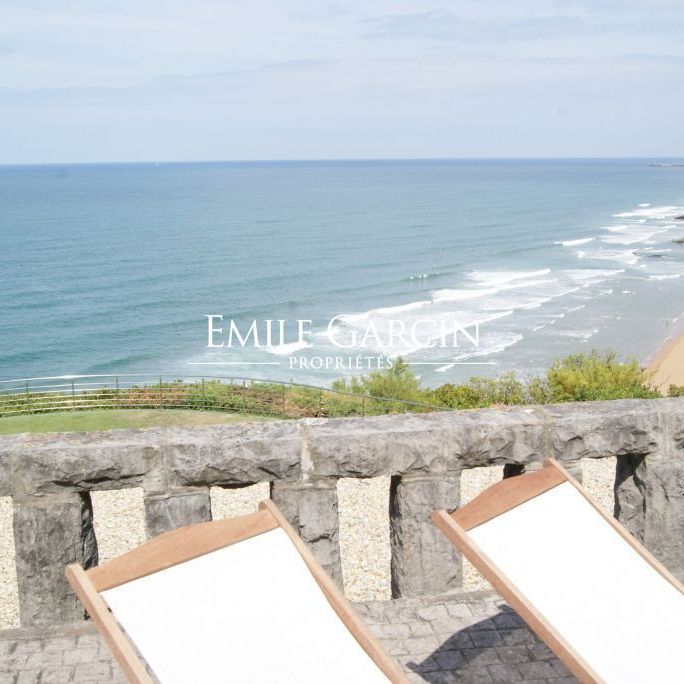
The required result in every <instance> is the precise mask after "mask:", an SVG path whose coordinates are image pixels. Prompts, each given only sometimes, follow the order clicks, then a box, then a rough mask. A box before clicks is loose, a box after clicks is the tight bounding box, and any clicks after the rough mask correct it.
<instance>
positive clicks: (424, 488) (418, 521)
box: [390, 473, 462, 598]
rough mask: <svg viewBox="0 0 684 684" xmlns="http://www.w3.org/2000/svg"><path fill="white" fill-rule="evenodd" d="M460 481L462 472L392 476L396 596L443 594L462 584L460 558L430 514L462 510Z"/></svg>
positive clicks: (392, 540) (394, 595) (393, 584)
mask: <svg viewBox="0 0 684 684" xmlns="http://www.w3.org/2000/svg"><path fill="white" fill-rule="evenodd" d="M460 481H461V475H460V473H450V474H445V475H404V476H403V477H393V478H392V486H391V490H390V542H391V546H392V564H391V570H392V596H393V597H395V598H399V597H401V596H423V595H435V594H443V593H445V592H448V591H454V590H456V589H459V588H460V587H461V585H462V567H461V556H460V554H459V553H458V551H457V550H456V547H455V546H454V545H453V544H452V543H451V542H450V541H449V540H448V539H447V538H446V537H445V536H444V534H443V533H442V532H440V530H438V529H437V526H436V525H435V524H434V523H433V522H432V519H431V518H430V516H431V514H432V512H433V511H435V510H437V509H440V508H445V509H446V510H448V511H453V510H455V509H456V508H458V506H459V503H460V499H461V482H460Z"/></svg>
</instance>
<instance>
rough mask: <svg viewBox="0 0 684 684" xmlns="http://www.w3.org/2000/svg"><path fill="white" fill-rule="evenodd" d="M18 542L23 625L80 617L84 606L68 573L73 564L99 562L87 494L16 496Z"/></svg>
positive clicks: (40, 624)
mask: <svg viewBox="0 0 684 684" xmlns="http://www.w3.org/2000/svg"><path fill="white" fill-rule="evenodd" d="M14 544H15V549H16V565H17V582H18V585H19V616H20V620H21V626H22V627H34V626H42V625H56V624H63V623H69V622H80V621H81V620H83V618H84V611H83V607H82V606H81V604H80V602H79V601H78V599H77V598H76V594H74V592H73V591H72V589H71V587H70V586H69V583H68V582H67V580H66V577H65V576H64V568H65V566H67V565H68V564H69V563H79V564H81V565H82V566H84V567H85V568H89V567H91V566H93V565H96V564H97V542H96V541H95V532H94V530H93V509H92V506H91V503H90V495H89V494H87V493H86V494H78V493H69V494H58V495H52V496H45V497H36V498H32V499H27V500H24V501H17V500H15V501H14Z"/></svg>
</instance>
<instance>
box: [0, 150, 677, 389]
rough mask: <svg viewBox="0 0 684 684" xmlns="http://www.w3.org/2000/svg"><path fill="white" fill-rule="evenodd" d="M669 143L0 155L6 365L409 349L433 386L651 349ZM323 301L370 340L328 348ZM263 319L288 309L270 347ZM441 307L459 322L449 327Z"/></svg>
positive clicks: (287, 375) (346, 357)
mask: <svg viewBox="0 0 684 684" xmlns="http://www.w3.org/2000/svg"><path fill="white" fill-rule="evenodd" d="M654 163H657V164H658V165H654ZM677 163H680V162H677V160H663V159H631V160H624V159H620V160H609V159H606V160H515V161H495V160H492V161H489V160H487V161H484V160H482V161H477V160H473V161H358V162H356V161H349V162H324V161H321V162H244V163H176V164H112V165H51V166H12V167H10V166H5V167H0V253H1V254H2V262H1V263H2V268H1V271H0V331H1V332H0V377H2V378H6V379H9V378H20V377H22V378H23V377H36V376H45V375H63V374H118V373H142V372H150V373H160V372H163V373H165V374H176V375H178V376H180V375H184V376H199V375H220V376H225V375H230V376H244V377H250V378H269V379H278V380H293V381H296V382H306V383H313V384H318V385H328V384H329V383H330V382H331V381H332V380H334V379H335V378H336V377H340V376H348V375H350V374H351V373H352V372H359V369H362V370H363V369H367V367H369V366H367V365H364V364H366V363H367V362H366V361H365V360H364V361H363V362H362V364H361V365H360V366H359V364H358V362H354V360H353V359H356V358H357V357H358V358H361V357H363V359H367V358H376V357H377V358H384V359H392V358H396V356H397V355H398V354H401V355H402V356H403V358H404V359H405V360H406V361H408V362H410V363H412V364H414V365H413V366H412V367H413V369H414V370H415V372H416V373H417V374H418V375H420V376H421V379H422V380H423V382H424V383H425V384H428V385H438V384H441V383H444V382H455V381H460V380H463V379H466V378H468V377H469V376H471V375H488V376H491V375H494V374H498V373H502V372H506V371H510V370H514V371H517V372H519V373H521V374H523V375H524V374H529V373H537V372H540V371H541V370H543V369H544V368H545V367H547V366H548V365H549V364H550V363H551V362H552V361H553V360H554V359H556V358H558V357H562V356H565V355H567V354H571V353H576V352H582V351H589V350H591V349H592V348H598V349H614V350H616V351H618V352H619V353H621V354H624V355H634V356H636V357H637V358H639V359H640V360H641V361H646V360H647V359H648V357H649V356H650V355H651V354H653V353H654V351H655V350H656V349H657V348H658V347H659V346H660V345H661V344H662V342H663V340H664V339H665V338H667V337H668V336H669V335H672V334H674V333H675V331H677V330H678V329H679V327H681V323H682V321H681V320H680V319H681V317H682V314H683V313H684V245H680V244H675V243H674V242H673V240H674V239H676V238H684V220H677V219H676V216H679V215H680V214H684V166H678V165H677ZM208 315H216V316H218V315H221V316H223V319H222V320H221V319H219V318H216V319H214V325H215V326H216V327H217V328H220V329H221V332H220V333H218V332H217V333H215V335H214V337H215V340H214V342H215V343H224V346H223V347H220V348H207V342H208V319H207V316H208ZM336 316H343V317H342V318H339V319H337V322H336V323H335V327H334V330H335V331H337V332H336V333H335V334H336V335H337V337H336V339H337V340H338V341H340V340H343V342H340V345H342V344H345V345H346V344H351V341H352V340H353V335H354V334H356V341H357V343H360V341H363V345H360V344H357V346H356V347H353V348H351V347H349V348H347V347H343V346H335V344H334V343H333V342H332V341H331V339H330V337H329V336H328V335H327V334H326V331H327V329H328V323H329V321H330V319H331V318H333V317H336ZM230 320H232V321H234V324H235V327H236V330H238V331H239V332H240V333H241V334H242V335H243V336H244V335H245V334H246V332H247V331H248V328H249V326H250V324H251V322H252V321H254V320H256V321H258V323H257V332H259V333H260V341H261V343H262V346H260V347H258V348H257V347H254V346H253V344H252V342H253V340H251V341H250V340H248V341H247V344H246V346H245V347H244V348H242V347H240V346H239V345H238V346H232V347H230V348H227V347H226V346H225V344H226V343H227V339H228V335H227V332H228V325H229V321H230ZM266 320H273V321H277V320H284V321H286V323H285V324H283V326H284V327H285V332H286V335H285V337H284V338H283V339H282V340H275V341H274V340H273V339H272V340H271V344H270V346H263V344H264V326H265V325H266V324H265V323H264V321H266ZM297 320H305V321H311V322H310V323H305V324H303V325H304V327H305V328H306V330H310V334H307V335H306V339H304V340H302V341H301V342H300V341H299V340H298V336H297V334H296V333H297V331H296V329H295V328H296V325H297V324H296V321H297ZM393 321H394V322H393ZM454 322H456V323H457V324H458V327H459V329H460V331H461V332H462V331H469V332H470V338H469V337H468V336H467V335H465V334H460V339H458V338H459V336H458V335H455V336H452V338H453V337H456V338H457V339H456V340H454V339H452V338H450V342H449V343H448V344H447V343H446V338H445V337H444V336H442V337H439V334H438V333H437V332H436V331H437V330H438V329H439V326H440V325H441V326H444V325H446V326H452V325H454ZM430 326H432V328H430ZM678 326H679V327H678ZM444 329H445V328H444V327H442V328H441V330H442V333H443V332H444ZM448 329H449V330H451V328H448ZM411 330H412V331H414V332H415V331H416V330H418V331H420V334H414V335H413V336H409V335H408V332H407V331H411ZM401 331H404V332H406V335H403V336H402V335H401V334H399V333H401ZM476 331H477V334H476ZM392 332H393V333H397V334H395V335H394V336H392V335H391V334H390V333H392ZM236 339H237V337H234V338H233V342H235V340H236ZM279 342H282V344H278V343H279ZM314 357H319V358H321V359H323V358H325V357H329V358H332V359H337V358H341V359H342V361H341V362H340V361H335V362H334V363H333V364H332V365H330V364H328V367H326V364H325V363H324V362H323V361H321V362H320V365H319V364H318V363H313V358H314ZM293 359H295V361H294V362H293ZM302 360H303V361H302ZM368 363H371V362H370V361H368ZM373 363H375V361H373ZM357 366H358V368H357Z"/></svg>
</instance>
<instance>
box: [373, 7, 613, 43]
mask: <svg viewBox="0 0 684 684" xmlns="http://www.w3.org/2000/svg"><path fill="white" fill-rule="evenodd" d="M366 23H367V24H368V25H369V27H370V29H369V30H368V31H367V32H366V34H365V36H366V37H367V38H429V39H433V40H443V41H467V42H476V41H502V40H505V41H525V40H540V39H553V38H555V39H557V38H571V37H575V36H587V35H596V34H600V33H603V32H605V30H606V26H605V25H604V24H600V23H592V22H590V21H588V20H586V19H584V18H582V17H575V16H547V17H529V18H523V19H490V20H488V19H475V18H470V17H462V16H458V15H455V14H452V13H450V12H444V11H441V10H440V11H429V12H419V13H415V14H398V15H385V16H380V17H375V18H371V19H367V20H366Z"/></svg>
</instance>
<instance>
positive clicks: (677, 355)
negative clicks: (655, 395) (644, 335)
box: [646, 331, 684, 394]
mask: <svg viewBox="0 0 684 684" xmlns="http://www.w3.org/2000/svg"><path fill="white" fill-rule="evenodd" d="M646 372H647V373H648V374H649V375H650V376H651V385H652V386H653V387H657V388H658V389H659V390H660V391H661V392H663V394H667V392H668V389H669V387H670V385H684V332H682V331H680V333H679V334H678V335H677V336H676V337H674V338H672V339H670V340H668V341H667V342H666V343H665V344H664V345H663V347H662V348H661V349H660V350H659V351H658V352H657V353H656V355H655V356H654V357H653V359H651V361H650V362H649V364H648V366H647V369H646Z"/></svg>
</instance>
